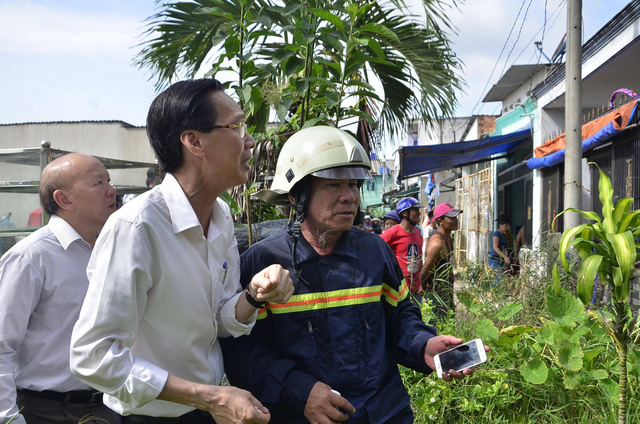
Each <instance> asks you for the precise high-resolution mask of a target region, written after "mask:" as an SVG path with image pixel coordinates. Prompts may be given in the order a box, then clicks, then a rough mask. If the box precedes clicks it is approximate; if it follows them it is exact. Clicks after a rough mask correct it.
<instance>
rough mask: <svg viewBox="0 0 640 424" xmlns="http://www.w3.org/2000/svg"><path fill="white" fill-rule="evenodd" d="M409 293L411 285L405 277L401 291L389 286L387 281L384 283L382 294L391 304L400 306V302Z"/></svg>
mask: <svg viewBox="0 0 640 424" xmlns="http://www.w3.org/2000/svg"><path fill="white" fill-rule="evenodd" d="M408 294H409V286H408V285H407V281H406V280H405V279H404V278H403V279H402V283H401V284H400V291H396V290H394V289H393V288H392V287H391V286H388V285H387V284H385V283H383V284H382V295H383V296H384V298H385V300H386V301H387V302H389V304H390V305H391V306H398V302H400V301H402V300H404V299H405V298H406V297H407V295H408Z"/></svg>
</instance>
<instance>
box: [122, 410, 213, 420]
mask: <svg viewBox="0 0 640 424" xmlns="http://www.w3.org/2000/svg"><path fill="white" fill-rule="evenodd" d="M122 424H215V421H214V420H213V417H212V416H211V414H209V413H208V412H204V411H200V410H198V409H196V410H193V411H191V412H187V413H186V414H184V415H182V416H180V417H175V418H163V417H149V416H146V415H133V414H132V415H127V416H123V417H122Z"/></svg>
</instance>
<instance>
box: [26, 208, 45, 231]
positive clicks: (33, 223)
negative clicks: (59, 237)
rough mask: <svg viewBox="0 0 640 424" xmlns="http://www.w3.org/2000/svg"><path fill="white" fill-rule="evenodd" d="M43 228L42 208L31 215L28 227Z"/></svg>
mask: <svg viewBox="0 0 640 424" xmlns="http://www.w3.org/2000/svg"><path fill="white" fill-rule="evenodd" d="M40 226H42V208H38V209H36V210H35V211H33V212H31V213H30V214H29V220H28V221H27V227H31V228H38V227H40Z"/></svg>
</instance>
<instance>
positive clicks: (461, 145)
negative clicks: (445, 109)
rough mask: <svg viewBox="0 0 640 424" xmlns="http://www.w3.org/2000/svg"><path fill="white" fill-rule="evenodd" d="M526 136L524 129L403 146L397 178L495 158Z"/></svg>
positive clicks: (507, 151) (503, 154)
mask: <svg viewBox="0 0 640 424" xmlns="http://www.w3.org/2000/svg"><path fill="white" fill-rule="evenodd" d="M530 138H531V130H530V129H526V130H522V131H518V132H514V133H511V134H505V135H499V136H495V137H487V138H481V139H479V140H472V141H460V142H457V143H447V144H435V145H430V146H403V147H402V148H401V151H400V175H401V178H409V177H416V176H418V175H423V174H428V173H430V172H436V171H442V170H443V169H450V168H455V167H458V166H465V165H473V164H474V163H480V162H485V161H488V160H493V159H498V158H500V157H503V156H506V155H507V154H508V153H509V152H511V151H512V150H513V149H515V148H516V147H518V146H519V145H520V144H521V143H522V142H523V141H526V140H528V139H530ZM495 155H500V156H495Z"/></svg>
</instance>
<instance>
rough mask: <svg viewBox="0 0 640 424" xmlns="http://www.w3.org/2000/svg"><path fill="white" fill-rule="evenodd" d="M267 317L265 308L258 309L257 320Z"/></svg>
mask: <svg viewBox="0 0 640 424" xmlns="http://www.w3.org/2000/svg"><path fill="white" fill-rule="evenodd" d="M266 317H267V307H266V306H264V307H262V308H260V309H258V318H257V319H264V318H266Z"/></svg>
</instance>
